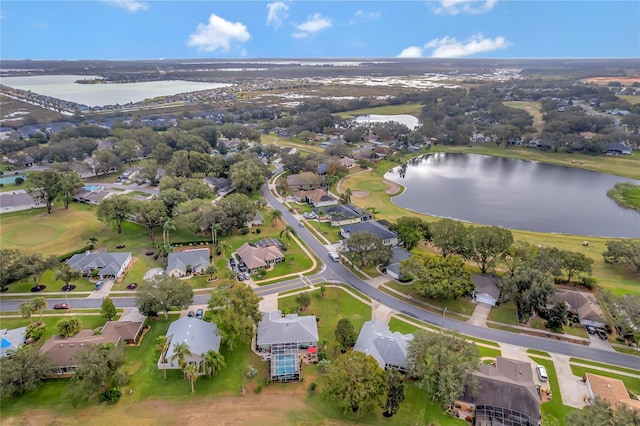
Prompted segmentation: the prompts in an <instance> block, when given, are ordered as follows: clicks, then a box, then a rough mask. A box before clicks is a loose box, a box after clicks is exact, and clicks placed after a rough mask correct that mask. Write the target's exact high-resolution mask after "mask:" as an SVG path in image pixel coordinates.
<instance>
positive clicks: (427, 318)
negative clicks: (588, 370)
mask: <svg viewBox="0 0 640 426" xmlns="http://www.w3.org/2000/svg"><path fill="white" fill-rule="evenodd" d="M262 193H263V196H264V197H265V198H266V200H267V201H268V202H269V204H271V205H272V206H274V207H276V208H279V209H280V210H281V211H282V217H283V219H284V220H285V221H286V222H287V223H289V224H291V225H293V226H294V227H295V228H296V231H297V234H298V236H299V237H300V238H301V239H302V240H304V242H305V243H306V244H307V245H308V247H309V248H310V249H311V250H312V251H313V252H315V253H316V254H317V255H318V256H319V257H320V259H321V260H322V261H324V260H327V259H328V255H329V251H328V250H327V248H326V247H324V246H323V245H322V244H321V243H320V242H319V241H318V240H317V239H316V238H315V236H314V235H313V234H311V232H310V231H309V230H308V229H306V228H302V227H299V226H298V223H299V220H298V219H297V218H296V217H294V216H293V215H292V214H291V213H289V211H288V210H287V209H286V208H284V207H283V206H282V204H281V203H280V202H279V201H278V200H277V199H276V198H275V197H273V195H271V193H270V192H269V191H268V190H267V188H266V186H265V187H263V188H262ZM325 263H326V265H325V268H324V269H323V270H322V271H321V272H320V273H318V274H316V275H314V276H312V277H304V278H296V279H293V280H288V281H282V282H278V283H275V284H270V285H266V286H262V287H260V288H259V289H257V290H256V292H257V293H258V294H260V295H267V294H273V293H278V292H282V291H287V290H292V289H296V288H303V287H306V286H308V285H309V284H310V283H318V282H322V281H324V280H327V281H342V282H345V283H348V284H349V285H351V286H352V287H353V288H355V289H356V290H358V291H360V292H361V293H363V294H365V295H367V296H369V297H370V298H371V299H373V300H375V301H377V302H380V303H381V304H383V305H386V306H388V307H389V308H391V309H394V310H396V311H398V312H402V313H404V314H406V315H409V316H411V317H414V318H417V319H420V320H422V321H424V322H427V323H430V324H433V325H437V326H440V325H441V324H443V325H444V327H445V328H448V329H451V330H456V331H458V332H460V333H462V334H466V335H469V336H474V337H478V338H481V339H486V340H492V341H496V342H501V343H507V344H511V345H516V346H522V347H525V348H532V349H538V350H542V351H547V352H554V353H558V354H563V355H569V356H575V357H580V358H584V359H590V360H593V361H598V362H603V363H607V364H611V365H618V366H622V367H627V368H638V365H639V364H640V358H638V357H636V356H633V355H627V354H623V353H619V352H608V351H604V350H601V349H597V348H592V347H587V346H583V345H578V344H573V343H567V342H560V341H556V340H551V339H545V338H541V337H534V336H529V335H524V334H516V333H511V332H507V331H502V330H495V329H491V328H485V327H478V326H474V325H471V324H467V323H464V322H460V321H456V320H453V319H449V318H445V319H444V320H443V317H442V315H440V314H434V313H431V312H427V311H424V310H422V309H420V308H418V307H416V306H413V305H411V304H409V303H406V302H405V301H403V300H400V299H396V298H394V297H391V296H389V295H388V294H387V293H384V292H382V291H380V290H378V289H377V288H375V287H372V286H371V285H369V284H368V283H366V282H365V281H363V280H362V279H360V278H359V277H357V276H356V275H354V274H353V273H352V272H351V271H350V270H349V269H347V268H346V267H344V266H343V265H342V264H341V263H337V262H329V261H327V262H325ZM208 300H209V295H198V296H195V298H194V304H206V303H207V301H208ZM62 301H64V299H49V300H48V302H49V304H50V306H51V305H52V304H53V303H60V302H62ZM113 301H114V303H115V305H116V306H117V307H119V308H123V307H132V306H135V298H134V297H118V296H115V297H113ZM20 302H21V301H19V300H3V301H0V312H1V311H8V310H13V311H15V310H18V306H19V304H20ZM69 302H70V304H71V307H72V308H97V307H100V304H101V300H98V299H69Z"/></svg>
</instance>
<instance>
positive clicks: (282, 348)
mask: <svg viewBox="0 0 640 426" xmlns="http://www.w3.org/2000/svg"><path fill="white" fill-rule="evenodd" d="M269 378H270V379H271V380H272V381H274V382H292V381H295V380H300V355H299V351H298V343H297V342H296V343H279V344H275V345H271V362H270V364H269Z"/></svg>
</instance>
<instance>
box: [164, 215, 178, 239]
mask: <svg viewBox="0 0 640 426" xmlns="http://www.w3.org/2000/svg"><path fill="white" fill-rule="evenodd" d="M175 230H176V222H175V220H173V219H167V221H166V222H165V223H164V225H163V226H162V241H163V242H164V245H165V246H168V245H169V231H175Z"/></svg>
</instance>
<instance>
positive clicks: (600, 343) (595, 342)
mask: <svg viewBox="0 0 640 426" xmlns="http://www.w3.org/2000/svg"><path fill="white" fill-rule="evenodd" d="M589 346H590V347H592V348H595V349H601V350H603V351H609V352H615V349H613V348H612V347H611V345H610V344H609V341H608V340H603V339H601V338H599V337H598V335H597V334H590V335H589Z"/></svg>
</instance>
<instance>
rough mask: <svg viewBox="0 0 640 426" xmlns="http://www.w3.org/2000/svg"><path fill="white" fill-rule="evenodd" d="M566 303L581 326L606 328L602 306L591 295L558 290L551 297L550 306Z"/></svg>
mask: <svg viewBox="0 0 640 426" xmlns="http://www.w3.org/2000/svg"><path fill="white" fill-rule="evenodd" d="M558 302H562V303H565V304H566V305H567V309H568V310H569V312H571V313H572V314H574V315H577V316H578V319H579V320H580V324H582V325H591V326H593V327H604V326H605V320H604V315H603V313H602V309H601V308H600V305H598V303H597V302H596V301H595V299H594V298H593V296H591V294H589V293H584V292H580V291H573V290H557V291H556V292H555V293H554V294H553V296H552V297H551V301H550V304H552V305H553V304H556V303H558Z"/></svg>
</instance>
